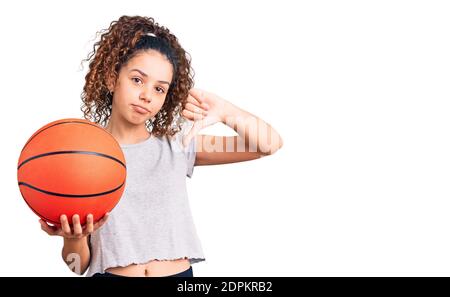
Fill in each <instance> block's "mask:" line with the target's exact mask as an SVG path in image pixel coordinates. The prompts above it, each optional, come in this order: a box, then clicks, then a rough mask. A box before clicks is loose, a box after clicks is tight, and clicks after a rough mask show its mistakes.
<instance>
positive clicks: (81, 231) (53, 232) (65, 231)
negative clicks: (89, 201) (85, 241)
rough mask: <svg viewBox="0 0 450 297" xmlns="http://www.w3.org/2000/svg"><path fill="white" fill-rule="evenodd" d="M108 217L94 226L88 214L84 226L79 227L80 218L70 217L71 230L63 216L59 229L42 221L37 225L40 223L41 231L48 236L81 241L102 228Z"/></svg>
mask: <svg viewBox="0 0 450 297" xmlns="http://www.w3.org/2000/svg"><path fill="white" fill-rule="evenodd" d="M108 217H109V213H106V214H105V215H104V216H103V218H102V219H101V220H100V221H98V222H97V223H95V224H94V216H93V215H92V214H89V215H88V216H87V220H86V221H87V222H86V225H84V226H81V224H80V216H79V215H77V214H75V215H73V216H72V223H73V229H71V228H70V225H69V221H68V220H67V216H66V215H64V214H63V215H61V217H60V222H61V226H60V227H57V226H50V225H48V224H47V223H46V222H45V221H44V220H42V219H40V220H39V223H41V229H42V230H44V231H45V232H46V233H47V234H48V235H50V236H62V237H64V238H67V239H81V238H84V237H86V236H87V235H89V234H91V233H92V232H94V231H95V230H97V229H98V228H100V227H101V226H103V224H105V222H106V220H107V219H108Z"/></svg>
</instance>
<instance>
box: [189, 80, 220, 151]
mask: <svg viewBox="0 0 450 297" xmlns="http://www.w3.org/2000/svg"><path fill="white" fill-rule="evenodd" d="M226 102H227V101H225V100H224V99H222V98H220V97H219V96H217V95H216V94H213V93H210V92H207V91H204V90H201V89H196V88H192V89H190V90H189V95H188V99H187V103H186V106H185V109H184V110H183V112H182V115H183V116H184V117H185V118H186V119H188V120H190V121H194V125H193V126H192V128H191V130H190V131H189V133H188V134H187V135H186V136H185V137H183V145H184V146H187V145H188V144H189V142H190V141H191V139H192V138H193V137H195V136H196V135H197V134H198V132H199V131H200V130H201V129H203V128H205V127H208V126H211V125H213V124H215V123H218V122H224V121H225V107H226Z"/></svg>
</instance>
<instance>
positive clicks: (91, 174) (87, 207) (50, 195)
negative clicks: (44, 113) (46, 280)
mask: <svg viewBox="0 0 450 297" xmlns="http://www.w3.org/2000/svg"><path fill="white" fill-rule="evenodd" d="M17 180H18V182H19V189H20V193H21V194H22V197H23V199H25V202H26V203H27V204H28V206H29V207H30V208H31V209H32V210H33V211H34V212H35V213H36V214H37V215H38V216H39V217H41V218H42V219H43V220H45V221H47V222H49V223H52V224H54V225H60V223H59V222H60V220H59V218H60V216H61V215H62V214H65V215H67V218H68V220H69V223H71V222H72V216H73V215H74V214H78V215H80V222H81V224H82V225H84V224H85V222H86V216H87V215H88V214H90V213H91V214H93V215H94V221H95V222H96V221H98V220H100V219H101V218H102V217H103V216H104V215H105V213H106V212H110V211H111V210H112V209H113V208H114V207H115V206H116V204H117V203H118V202H119V199H120V197H121V196H122V193H123V191H124V188H125V180H126V164H125V158H124V155H123V152H122V149H121V148H120V145H119V143H118V142H117V141H116V140H115V138H114V137H113V136H112V135H111V134H110V133H109V132H108V131H106V130H105V129H103V128H102V127H101V126H99V125H97V124H95V123H92V122H90V121H87V120H83V119H62V120H58V121H54V122H51V123H49V124H47V125H45V126H44V127H42V128H40V129H39V130H38V131H36V132H35V133H34V134H33V135H32V136H31V137H30V139H28V141H27V142H26V144H25V146H24V147H23V149H22V152H21V153H20V157H19V162H18V167H17Z"/></svg>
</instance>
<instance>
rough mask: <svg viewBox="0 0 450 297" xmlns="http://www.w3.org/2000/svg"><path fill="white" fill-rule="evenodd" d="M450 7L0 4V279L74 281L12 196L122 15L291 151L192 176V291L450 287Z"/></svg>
mask: <svg viewBox="0 0 450 297" xmlns="http://www.w3.org/2000/svg"><path fill="white" fill-rule="evenodd" d="M447 3H448V2H446V1H280V0H278V1H271V2H268V1H223V2H219V1H149V0H145V1H130V0H128V1H117V2H113V1H86V2H83V1H76V2H75V1H73V3H68V2H66V1H64V2H61V1H58V2H57V1H54V2H47V1H29V2H23V1H14V2H9V3H8V2H0V30H1V31H0V33H1V35H0V37H1V46H0V58H1V71H0V75H1V77H0V81H1V103H2V116H1V117H0V120H1V123H0V129H1V136H2V153H1V154H0V156H1V165H2V166H1V181H2V189H3V191H2V199H1V205H0V228H1V244H0V263H1V264H0V275H5V276H6V275H16V276H17V275H18V276H22V275H23V276H25V275H34V276H50V275H52V276H72V275H73V274H72V272H70V271H69V270H68V268H67V267H66V266H65V264H64V263H63V262H62V259H61V256H60V253H61V247H62V239H61V238H60V237H49V236H48V235H46V234H45V233H44V232H42V231H41V230H40V226H39V223H38V217H37V216H36V215H34V214H33V213H32V212H31V210H29V209H28V207H27V206H26V204H25V203H24V201H23V199H22V197H21V195H20V192H19V189H18V186H17V175H16V174H17V171H16V170H17V160H18V158H19V154H20V150H21V149H22V147H23V145H24V144H25V142H26V140H27V139H28V137H30V136H31V134H32V133H33V132H34V131H35V130H37V129H38V128H40V127H41V126H43V125H44V124H46V123H48V122H50V121H53V120H56V119H61V118H66V117H79V118H81V116H82V114H81V111H80V109H79V108H80V104H81V99H80V94H81V91H82V87H83V83H84V75H85V73H86V71H87V65H85V68H84V70H81V68H80V62H81V59H83V58H85V57H86V56H87V54H88V53H89V52H90V51H91V49H92V45H93V41H92V39H93V38H94V37H95V32H97V31H99V30H101V29H104V28H107V27H109V24H110V23H111V22H112V21H113V20H116V19H118V18H119V17H120V16H121V15H145V16H151V17H154V18H155V19H156V21H157V22H158V23H160V24H161V25H164V26H166V27H168V28H169V29H170V30H171V31H172V32H173V33H174V34H175V35H176V36H177V37H178V39H179V41H180V42H181V44H182V46H183V47H184V48H185V49H186V51H188V52H189V53H190V54H191V55H192V58H193V61H192V66H193V68H194V69H195V72H196V76H195V82H196V85H195V86H196V87H198V88H202V89H205V90H208V91H211V92H214V93H216V94H218V95H220V96H221V97H223V98H225V99H226V100H229V101H231V102H233V103H234V104H235V105H237V106H239V107H241V108H243V109H245V110H247V111H249V112H251V113H253V114H255V115H257V116H259V117H261V118H262V119H264V120H266V121H267V122H268V123H270V124H271V125H272V126H273V127H274V128H275V129H277V131H278V132H279V133H280V134H281V136H282V137H283V140H284V147H283V148H282V149H281V150H280V151H278V152H277V153H276V154H274V155H272V156H269V157H266V158H263V159H259V160H256V161H250V162H245V163H240V164H228V165H218V166H208V167H196V169H195V171H194V176H193V178H192V180H188V187H189V199H190V202H191V207H192V212H193V215H194V221H195V224H196V227H197V229H198V234H199V236H200V239H201V241H202V245H203V248H204V251H205V256H206V262H202V263H199V264H194V265H195V266H194V274H195V275H196V276H343V275H354V276H369V275H370V276H388V275H389V276H400V275H402V276H404V275H414V276H418V275H429V276H431V275H447V276H448V275H450V273H449V272H450V268H449V265H450V256H449V255H450V253H449V250H450V239H449V234H448V230H449V228H448V227H449V207H450V201H449V194H450V190H449V178H450V164H449V163H450V157H449V155H450V154H449V152H450V141H449V127H450V120H449V111H450V100H449V99H450V97H449V95H450V94H449V93H450V91H449V81H450V37H449V36H450V35H449V33H450V18H449V15H450V9H449V8H450V7H449V5H448V4H447ZM225 128H226V127H221V126H220V125H219V126H218V127H212V128H211V129H210V130H213V131H210V132H215V133H219V132H220V133H229V132H230V131H228V129H225Z"/></svg>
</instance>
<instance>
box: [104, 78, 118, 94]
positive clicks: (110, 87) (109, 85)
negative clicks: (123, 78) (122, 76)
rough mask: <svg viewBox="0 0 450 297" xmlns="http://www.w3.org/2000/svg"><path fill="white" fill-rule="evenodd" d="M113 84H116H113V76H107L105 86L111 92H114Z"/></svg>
mask: <svg viewBox="0 0 450 297" xmlns="http://www.w3.org/2000/svg"><path fill="white" fill-rule="evenodd" d="M115 86H116V84H115V81H114V78H113V77H108V78H107V79H106V87H107V88H108V90H109V91H110V92H111V93H113V92H114V89H115Z"/></svg>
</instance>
